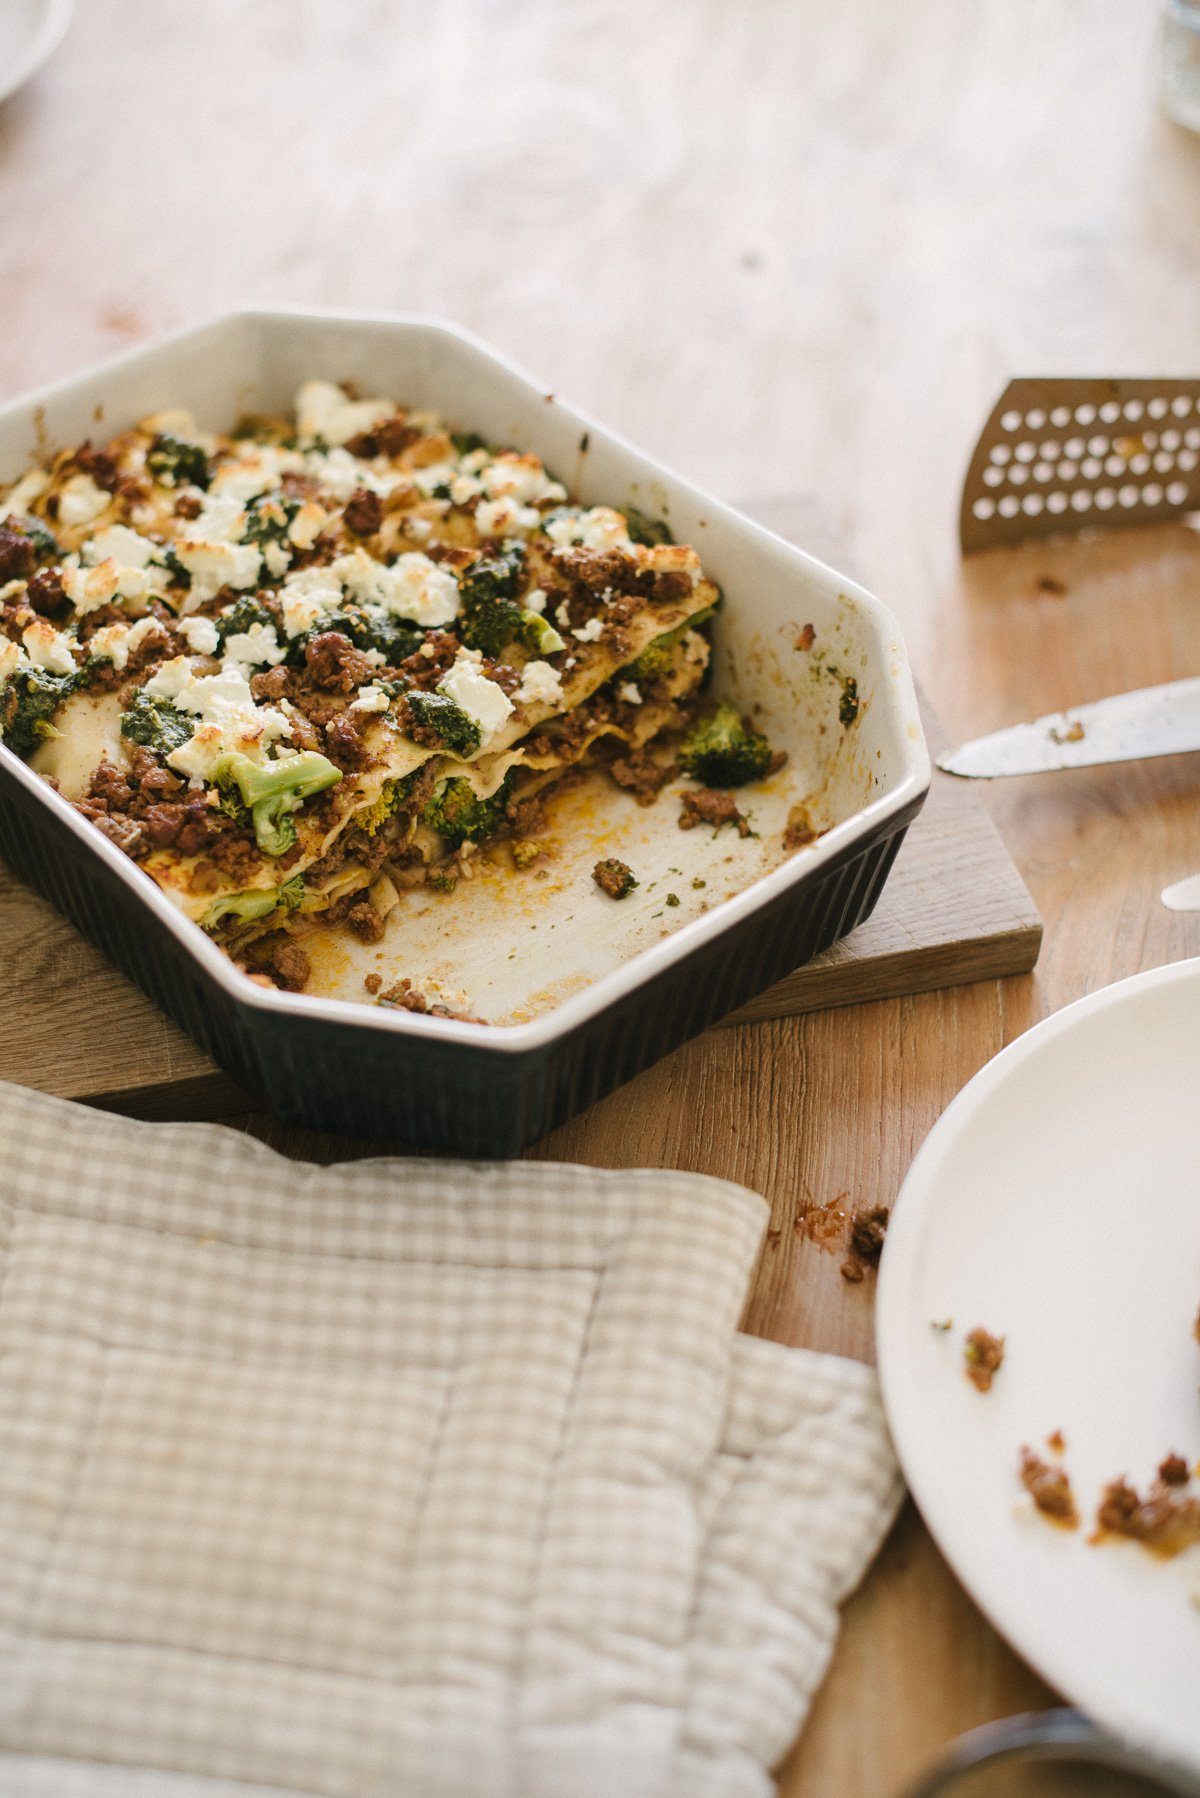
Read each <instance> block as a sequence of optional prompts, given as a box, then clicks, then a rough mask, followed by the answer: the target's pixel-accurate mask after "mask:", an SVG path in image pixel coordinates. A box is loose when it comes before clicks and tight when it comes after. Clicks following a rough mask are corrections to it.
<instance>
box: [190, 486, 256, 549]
mask: <svg viewBox="0 0 1200 1798" xmlns="http://www.w3.org/2000/svg"><path fill="white" fill-rule="evenodd" d="M245 528H246V510H245V507H244V506H243V505H242V502H241V500H240V499H239V498H238V497H237V495H236V494H235V493H211V494H209V495H208V496H207V497H206V498H205V500H204V503H203V505H202V506H201V508H200V510H199V512H198V513H197V514H196V516H195V518H184V519H181V520H180V522H179V527H178V531H177V533H176V534H177V535H178V536H179V537H180V538H181V539H182V541H183V542H184V543H240V542H241V540H242V532H243V531H244V530H245Z"/></svg>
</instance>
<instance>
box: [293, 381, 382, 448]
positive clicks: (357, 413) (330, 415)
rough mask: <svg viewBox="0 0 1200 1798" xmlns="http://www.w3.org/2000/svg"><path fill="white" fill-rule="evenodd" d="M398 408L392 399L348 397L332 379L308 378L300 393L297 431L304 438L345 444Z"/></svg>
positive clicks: (297, 407) (298, 397) (297, 399)
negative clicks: (316, 379)
mask: <svg viewBox="0 0 1200 1798" xmlns="http://www.w3.org/2000/svg"><path fill="white" fill-rule="evenodd" d="M395 410H396V408H395V406H394V405H392V404H391V402H390V401H389V400H379V399H375V400H352V399H348V398H347V397H346V395H345V394H344V393H343V392H342V389H341V388H340V387H335V386H334V384H333V382H332V381H306V382H305V383H304V385H303V387H302V388H301V389H300V391H299V393H298V394H297V395H296V431H297V434H298V435H299V436H300V437H322V438H324V440H325V442H326V443H329V444H342V443H346V442H348V441H349V439H350V438H351V437H357V436H358V434H359V432H360V431H369V430H370V428H371V426H372V425H377V424H378V423H379V422H380V420H381V419H384V418H390V417H391V415H392V414H393V412H395Z"/></svg>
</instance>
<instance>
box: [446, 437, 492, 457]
mask: <svg viewBox="0 0 1200 1798" xmlns="http://www.w3.org/2000/svg"><path fill="white" fill-rule="evenodd" d="M450 441H451V443H452V444H453V445H454V453H455V455H457V456H469V455H470V454H471V451H472V450H481V449H486V448H487V440H486V439H485V438H483V437H481V436H480V435H479V432H478V431H451V433H450Z"/></svg>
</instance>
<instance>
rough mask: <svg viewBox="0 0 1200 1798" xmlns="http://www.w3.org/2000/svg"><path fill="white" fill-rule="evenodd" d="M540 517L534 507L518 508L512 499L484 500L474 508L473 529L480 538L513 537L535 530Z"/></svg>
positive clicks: (540, 519)
mask: <svg viewBox="0 0 1200 1798" xmlns="http://www.w3.org/2000/svg"><path fill="white" fill-rule="evenodd" d="M541 522H542V515H541V513H540V512H539V511H538V510H537V508H536V507H534V506H520V505H518V504H517V502H516V500H514V499H485V500H481V501H480V503H479V505H478V506H477V507H476V508H475V528H476V529H477V530H478V532H479V534H480V536H481V537H515V536H519V535H520V533H521V532H522V531H532V530H536V528H537V526H538V525H539V524H540V523H541Z"/></svg>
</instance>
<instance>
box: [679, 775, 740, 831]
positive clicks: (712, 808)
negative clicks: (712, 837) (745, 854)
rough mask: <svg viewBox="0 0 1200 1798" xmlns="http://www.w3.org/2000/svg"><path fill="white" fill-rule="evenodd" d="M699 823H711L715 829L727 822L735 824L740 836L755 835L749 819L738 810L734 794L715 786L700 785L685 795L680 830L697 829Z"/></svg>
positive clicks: (680, 815)
mask: <svg viewBox="0 0 1200 1798" xmlns="http://www.w3.org/2000/svg"><path fill="white" fill-rule="evenodd" d="M698 824H711V825H712V827H713V829H714V830H720V829H721V827H722V825H725V824H733V825H735V826H736V828H737V833H738V835H739V837H751V836H753V835H754V832H753V831H752V830H751V828H750V824H749V822H748V820H747V819H746V818H744V817H743V816H742V814H741V812H740V811H739V810H738V806H737V800H736V799H735V798H734V797H733V794H732V793H726V792H718V791H717V790H716V789H715V788H713V787H699V788H697V789H696V790H695V791H694V792H687V793H685V794H684V795H683V805H682V808H681V810H680V813H679V828H680V830H695V828H696V826H697V825H698Z"/></svg>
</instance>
